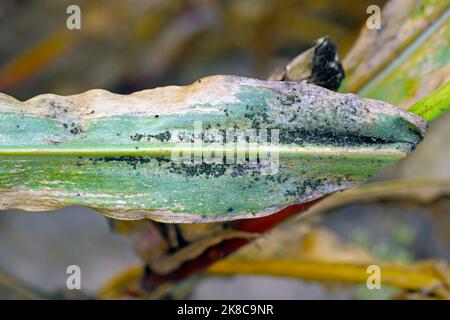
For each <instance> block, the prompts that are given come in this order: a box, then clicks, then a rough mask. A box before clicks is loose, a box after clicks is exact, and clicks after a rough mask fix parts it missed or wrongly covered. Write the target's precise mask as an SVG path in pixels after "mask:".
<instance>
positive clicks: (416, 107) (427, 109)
mask: <svg viewBox="0 0 450 320" xmlns="http://www.w3.org/2000/svg"><path fill="white" fill-rule="evenodd" d="M448 110H450V82H447V83H446V84H444V85H443V86H441V87H439V88H438V89H436V90H434V91H433V92H432V93H431V94H429V95H428V96H427V97H425V98H423V99H422V100H420V101H418V102H416V103H415V104H413V105H412V106H411V107H410V108H409V109H408V111H409V112H412V113H414V114H417V115H418V116H420V117H422V118H424V119H425V120H428V121H433V120H435V119H437V118H439V117H440V116H442V115H443V114H444V113H446V112H447V111H448Z"/></svg>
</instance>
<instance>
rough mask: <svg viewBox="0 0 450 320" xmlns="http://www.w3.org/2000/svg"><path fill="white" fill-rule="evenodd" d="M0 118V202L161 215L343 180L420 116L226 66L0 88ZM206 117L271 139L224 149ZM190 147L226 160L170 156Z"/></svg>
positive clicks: (319, 189)
mask: <svg viewBox="0 0 450 320" xmlns="http://www.w3.org/2000/svg"><path fill="white" fill-rule="evenodd" d="M200 121H201V126H202V129H201V131H200V134H198V132H196V128H195V126H196V124H195V123H196V122H197V123H198V122H200ZM0 123H1V126H0V209H2V210H5V209H22V210H29V211H42V210H52V209H56V208H59V207H63V206H67V205H83V206H88V207H91V208H93V209H95V210H97V211H99V212H101V213H103V214H105V215H107V216H110V217H113V218H118V219H141V218H150V219H154V220H157V221H161V222H172V223H190V222H209V221H228V220H234V219H242V218H252V217H261V216H265V215H269V214H272V213H275V212H278V211H280V210H281V209H282V208H285V207H287V206H289V205H292V204H298V203H303V202H307V201H312V200H314V199H317V198H319V197H322V196H324V195H326V194H329V193H333V192H335V191H338V190H344V189H348V188H350V187H352V186H354V185H358V184H360V183H362V182H364V181H366V180H367V179H368V178H369V177H370V176H371V175H373V174H375V173H376V172H377V171H378V170H379V169H380V168H382V167H383V166H386V165H389V164H391V163H393V162H395V161H397V160H399V159H401V158H403V157H405V156H406V155H407V154H408V153H409V152H410V151H412V150H413V149H414V147H415V146H416V144H417V143H419V142H420V141H421V140H422V137H423V135H424V133H425V130H426V127H427V121H425V120H423V119H422V118H420V117H418V116H416V115H414V114H412V113H409V112H407V111H404V110H401V109H399V108H396V107H394V106H392V105H389V104H388V103H385V102H381V101H376V100H369V99H362V98H359V97H358V96H355V95H353V94H339V93H335V92H332V91H329V90H327V89H324V88H321V87H317V86H314V85H309V84H306V83H292V82H279V81H261V80H255V79H249V78H240V77H235V76H213V77H208V78H204V79H201V80H199V81H197V82H196V83H194V84H192V85H190V86H185V87H176V86H170V87H164V88H157V89H152V90H145V91H141V92H136V93H134V94H131V95H127V96H124V95H117V94H113V93H109V92H107V91H104V90H91V91H87V92H85V93H83V94H80V95H74V96H66V97H63V96H57V95H52V94H46V95H41V96H37V97H35V98H33V99H30V100H28V101H25V102H19V101H17V100H16V99H14V98H12V97H10V96H7V95H0ZM211 128H213V129H217V130H218V132H225V131H226V132H227V134H229V131H227V130H229V129H234V130H235V131H239V132H240V131H242V130H249V129H254V130H259V131H258V132H259V133H261V132H264V131H263V129H264V130H266V131H267V132H269V133H270V132H275V131H274V130H278V139H274V138H275V134H273V135H272V136H270V134H269V136H270V138H269V139H268V140H270V142H263V143H261V144H251V143H249V144H246V145H244V146H242V145H241V144H235V145H234V144H231V145H232V148H231V149H225V152H223V151H224V150H222V151H221V149H220V148H221V147H223V146H224V145H223V143H222V142H220V141H212V142H211V141H208V140H207V139H203V140H200V144H198V141H199V139H200V138H201V137H203V138H204V137H205V136H206V135H207V134H208V130H211ZM180 130H181V132H183V134H182V136H183V137H184V138H183V139H182V141H181V142H180V140H179V138H180ZM186 137H187V139H185V138H186ZM273 140H277V141H275V142H274V141H273ZM225 148H229V145H226V146H225ZM201 150H203V152H204V153H203V155H205V152H215V154H214V155H216V156H218V158H217V159H219V160H222V159H224V158H225V157H227V160H226V162H223V163H220V162H214V163H210V162H208V163H206V162H205V161H206V160H205V158H203V160H205V161H203V162H202V161H200V163H196V162H195V161H194V162H192V161H190V162H181V161H179V160H180V159H179V158H176V159H175V160H174V154H178V155H179V154H180V151H181V152H182V153H183V154H184V155H186V154H187V155H189V156H191V153H190V152H193V155H194V156H195V157H196V156H198V154H199V153H198V152H199V151H201ZM230 150H231V151H230ZM262 150H264V152H268V154H270V156H272V155H276V156H277V158H276V159H275V157H273V158H270V159H271V160H274V162H272V163H270V164H269V165H270V166H272V165H273V164H274V163H275V164H276V170H275V171H273V172H269V174H267V173H265V172H264V170H265V169H267V168H265V166H266V164H264V163H263V162H262V161H258V157H260V156H261V151H262ZM256 152H259V154H258V157H256V158H255V159H256V162H252V161H250V160H251V159H253V156H254V154H255V153H256ZM200 157H201V154H200ZM229 157H231V158H232V161H230V162H229V160H228V159H229ZM235 157H236V158H235ZM217 159H216V160H217ZM238 159H241V160H242V159H243V160H244V161H243V162H242V161H241V162H239V161H238ZM201 160H202V159H201Z"/></svg>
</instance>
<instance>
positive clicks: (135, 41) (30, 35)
mask: <svg viewBox="0 0 450 320" xmlns="http://www.w3.org/2000/svg"><path fill="white" fill-rule="evenodd" d="M385 2H386V1H381V0H379V1H376V0H337V1H336V0H302V1H300V0H297V1H295V0H279V1H275V0H273V1H270V0H228V1H208V0H191V1H181V0H180V1H171V0H146V1H145V0H144V1H142V0H127V1H123V0H122V1H120V0H109V1H100V0H89V1H87V0H86V1H73V0H70V1H66V0H61V1H51V0H42V1H33V0H20V1H18V0H17V1H12V0H6V1H2V2H1V3H0V47H1V50H0V92H3V93H7V94H10V95H13V96H14V97H16V98H18V99H23V100H24V99H28V98H31V97H33V96H35V95H37V94H41V93H48V92H51V93H56V94H63V95H64V94H75V93H79V92H82V91H85V90H88V89H92V88H103V89H108V90H110V91H113V92H116V93H130V92H133V91H137V90H142V89H147V88H152V87H157V86H163V85H172V84H176V85H178V84H179V85H184V84H189V83H191V82H194V81H195V80H196V79H198V78H200V77H203V76H207V75H212V74H234V75H242V76H249V77H256V78H261V79H265V78H267V77H268V76H269V75H270V74H271V73H272V72H273V71H274V69H275V68H277V67H281V66H284V65H286V63H287V62H289V61H290V60H291V59H292V58H294V57H295V56H296V55H297V54H299V53H300V52H302V51H303V50H305V49H307V48H309V47H310V46H311V44H312V42H313V40H315V39H317V38H319V37H322V36H325V35H329V36H330V37H331V38H332V39H333V41H334V42H335V43H336V45H337V48H338V51H339V54H340V56H341V57H345V55H346V53H347V52H349V50H350V48H351V46H352V45H353V44H354V42H355V40H356V38H357V36H358V34H359V32H360V31H361V28H362V27H363V25H364V23H365V20H366V19H367V17H368V14H367V13H366V9H367V7H368V6H369V5H372V4H377V5H380V6H382V5H384V4H385ZM412 2H414V1H413V0H405V1H404V5H405V6H408V5H410V3H412ZM69 4H78V5H79V6H80V7H81V14H82V29H81V30H72V31H69V30H67V29H66V18H67V16H68V15H67V14H66V8H67V6H68V5H69ZM447 41H448V39H447ZM380 50H381V49H380ZM447 66H448V62H447ZM446 70H448V68H447V69H446ZM447 76H448V75H447ZM449 120H450V114H447V115H446V116H444V117H442V118H440V119H439V120H437V121H435V122H433V125H432V126H431V128H430V131H429V132H428V133H427V136H426V138H425V140H424V142H423V143H422V144H421V145H419V147H418V148H417V150H416V151H415V152H414V153H413V154H412V155H411V156H410V157H408V158H407V159H405V160H403V161H401V162H399V163H398V164H396V165H395V166H393V167H391V168H387V170H385V171H383V172H382V173H381V174H380V175H378V176H377V177H375V178H374V179H373V180H374V181H378V182H379V183H380V184H379V185H378V186H379V187H378V189H375V191H374V190H365V191H364V190H362V191H357V194H356V195H350V196H349V198H348V199H347V200H345V201H344V200H339V199H340V198H338V199H337V200H333V199H331V201H330V202H329V203H328V204H325V205H323V207H322V208H318V209H314V208H313V209H314V210H316V212H310V214H309V215H307V216H306V217H300V218H298V221H297V220H296V221H295V222H294V223H292V224H289V225H286V226H284V227H282V228H278V229H277V230H275V231H274V232H273V233H269V234H268V235H265V236H264V237H263V238H262V239H261V240H258V241H257V242H256V243H255V244H252V245H249V246H247V247H246V248H245V249H244V250H241V251H243V252H244V253H242V252H238V254H236V255H234V256H232V257H231V258H230V259H227V261H228V262H227V261H225V263H229V264H228V265H222V269H220V265H218V266H217V267H216V269H214V266H213V268H212V269H211V270H210V271H209V272H210V276H208V277H207V278H205V279H204V280H202V281H201V282H200V283H199V284H198V285H197V286H196V287H195V288H194V289H193V291H189V297H191V298H197V299H202V298H254V299H258V298H268V299H277V298H280V299H281V298H288V299H290V298H293V299H296V298H321V299H329V298H339V299H349V298H392V297H407V298H414V297H417V296H418V297H425V296H426V297H429V296H427V293H424V294H422V295H421V294H420V293H417V292H416V291H414V286H412V287H411V285H410V287H408V286H407V285H406V286H403V287H402V286H401V285H400V286H399V285H398V283H395V281H394V282H392V286H391V287H390V286H386V287H384V286H383V289H382V290H372V291H371V290H368V289H367V288H366V286H365V281H361V280H358V279H356V280H355V279H353V280H355V281H353V282H354V283H352V281H348V279H337V280H340V281H330V279H328V280H327V279H324V278H323V277H322V278H320V276H317V277H315V278H314V277H309V278H308V276H307V275H305V274H297V275H296V276H295V275H291V276H290V277H289V276H288V277H286V275H284V276H283V277H279V276H280V274H277V273H276V272H274V273H273V274H269V275H267V274H266V275H264V276H262V275H261V274H259V275H249V274H245V275H237V276H236V275H234V276H233V277H227V278H223V277H222V276H223V275H224V274H226V273H227V272H224V271H223V270H225V269H226V270H228V271H230V270H232V268H233V267H234V266H235V265H233V261H237V262H238V265H239V264H241V265H243V264H244V262H245V261H244V262H243V261H242V257H244V258H245V257H247V258H248V257H251V258H252V259H256V258H258V256H261V255H262V256H263V257H262V258H264V254H262V253H265V254H266V258H267V257H270V258H271V259H277V258H280V257H283V258H289V259H291V260H290V261H291V262H292V261H294V263H296V264H295V265H294V267H292V268H296V267H295V266H297V267H298V270H302V269H301V267H302V266H303V267H305V265H300V263H306V262H308V263H311V261H312V262H314V263H322V262H323V260H324V258H325V260H327V259H326V258H328V260H327V261H325V262H326V263H328V262H330V261H329V260H330V259H331V260H332V262H333V263H337V262H339V263H344V262H345V263H356V264H361V263H362V264H364V263H366V264H367V261H370V262H380V263H384V262H389V263H397V262H398V263H402V265H403V266H404V265H410V267H411V268H412V269H411V270H412V271H411V272H412V273H413V274H414V272H416V274H417V273H424V274H428V273H427V272H428V271H427V272H425V271H424V270H425V269H423V268H424V267H423V266H422V265H416V263H417V262H416V261H420V263H423V260H428V259H432V261H438V260H439V261H444V262H445V261H448V260H449V259H450V238H449V235H450V201H449V194H450V192H449V183H448V181H449V179H450V169H449V166H448V159H450V148H448V147H449V141H448V136H449V135H450V126H448V122H449ZM394 179H408V180H406V181H403V182H398V183H399V184H397V185H394V186H393V185H392V184H391V182H390V180H394ZM383 183H385V184H383ZM358 192H359V193H358ZM352 197H353V198H352ZM333 201H334V202H333ZM281 249H283V250H284V251H285V253H286V254H285V255H283V254H282V253H283V250H281ZM258 252H259V253H258ZM277 252H278V256H277V254H276V253H277ZM280 252H281V253H280ZM338 253H339V254H338ZM318 257H319V259H318ZM260 258H261V257H260ZM233 259H234V260H233ZM239 259H241V260H239ZM333 259H334V260H333ZM244 260H245V259H244ZM326 263H325V264H321V265H322V267H324V268H325V269H324V270H325V271H324V274H327V273H330V272H331V270H336V265H333V264H332V265H327V264H326ZM70 264H77V265H79V266H80V267H81V270H82V288H83V290H82V292H81V293H77V294H74V293H73V292H66V291H64V288H65V279H66V277H67V275H66V273H65V271H66V267H67V266H68V265H70ZM136 264H140V259H139V258H138V256H137V254H136V253H135V248H134V244H133V243H132V241H131V240H130V239H129V238H128V237H126V236H123V235H121V234H117V233H113V232H111V231H110V227H109V222H108V221H107V220H106V219H105V218H104V217H103V216H101V215H98V214H95V213H93V212H92V211H90V210H88V209H86V208H79V207H72V208H66V209H63V210H59V211H58V212H57V213H39V214H19V213H18V212H2V214H0V270H4V272H3V273H2V274H1V275H0V297H2V298H13V297H25V298H34V297H54V296H55V295H57V296H64V297H70V298H71V297H75V298H76V297H87V296H94V295H95V294H96V292H98V290H99V289H100V288H101V287H102V286H103V285H104V284H105V283H106V282H107V280H108V279H110V278H111V277H113V276H114V275H117V274H118V273H120V272H121V271H124V270H129V268H130V267H133V266H135V265H136ZM327 267H329V269H326V268H327ZM224 268H225V269H224ZM227 268H228V269H227ZM387 268H389V266H388V267H387ZM433 268H434V269H433ZM436 268H437V267H436V265H434V264H432V267H431V269H432V271H429V274H430V278H427V279H426V280H427V281H440V282H439V283H441V284H442V283H444V284H445V285H448V281H449V279H448V278H445V277H446V275H448V273H446V272H447V271H446V270H448V269H446V268H447V267H446V266H444V272H443V273H442V272H441V271H442V270H441V271H439V270H437V269H436ZM132 269H133V268H132ZM221 270H222V271H221ZM393 270H394V271H396V270H397V269H395V267H394V269H393ZM402 270H403V269H400V272H402ZM427 270H428V269H427ZM433 270H434V271H433ZM436 270H437V271H436ZM299 272H300V271H299ZM236 273H239V272H228V274H236ZM139 274H140V270H137V271H135V272H134V273H131V275H130V276H129V278H128V279H131V280H130V281H131V282H132V284H130V282H127V281H125V285H124V288H122V289H123V290H122V291H120V290H119V291H120V292H115V293H111V289H110V290H109V293H108V290H107V289H105V288H103V296H104V297H133V294H135V293H136V292H135V293H133V290H136V291H139V288H136V286H137V283H138V282H137V281H138V280H137V279H138V277H137V275H139ZM342 274H345V272H344V273H342ZM350 274H351V275H350V278H351V277H352V276H353V277H356V278H358V276H357V275H358V271H357V270H356V271H352V272H350ZM355 275H356V276H355ZM338 278H339V277H338ZM411 279H413V278H411ZM414 279H415V280H414ZM414 279H413V280H411V282H410V283H413V282H414V281H419V280H420V279H419V280H418V279H416V278H414ZM430 279H431V280H430ZM335 280H336V279H335ZM420 281H425V280H423V279H422V280H420ZM420 281H419V282H420ZM433 283H434V282H433ZM115 285H116V286H118V284H117V283H115ZM133 286H134V287H133ZM116 289H117V288H116ZM105 292H106V293H105ZM447 292H448V290H447V291H445V292H440V294H441V295H440V296H438V297H439V298H442V297H445V294H447ZM184 294H186V293H185V292H184Z"/></svg>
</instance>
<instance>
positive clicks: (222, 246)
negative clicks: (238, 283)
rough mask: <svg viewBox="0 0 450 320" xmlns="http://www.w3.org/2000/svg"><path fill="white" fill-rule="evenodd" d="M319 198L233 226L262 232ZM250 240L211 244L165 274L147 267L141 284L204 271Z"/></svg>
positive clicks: (151, 283) (239, 222) (160, 282)
mask: <svg viewBox="0 0 450 320" xmlns="http://www.w3.org/2000/svg"><path fill="white" fill-rule="evenodd" d="M321 199H323V197H322V198H319V199H316V200H314V201H310V202H305V203H302V204H298V205H293V206H290V207H287V208H285V209H283V210H281V211H279V212H277V213H275V214H272V215H269V216H267V217H261V218H255V219H245V220H239V221H237V222H235V224H234V226H233V228H234V229H235V230H239V231H246V232H251V233H264V232H266V231H268V230H270V229H272V228H273V227H275V226H276V225H278V224H280V223H281V222H283V221H285V220H286V219H288V218H290V217H292V216H294V215H296V214H299V213H302V212H304V211H306V210H307V209H309V208H310V207H311V206H313V205H314V204H316V203H317V202H318V201H320V200H321ZM251 241H253V239H244V238H234V239H229V240H225V241H223V242H221V243H219V244H216V245H214V246H212V247H211V248H209V249H208V250H206V251H205V252H204V253H203V254H201V255H200V256H198V257H197V258H195V259H193V260H190V261H186V262H185V263H183V264H182V265H181V266H180V267H179V268H177V269H176V270H174V271H172V272H170V273H169V274H166V275H160V274H157V273H155V272H152V271H151V270H150V269H148V268H147V270H146V271H147V272H146V274H145V275H144V279H143V285H144V287H145V288H147V289H151V288H155V287H156V286H158V285H160V284H162V283H165V282H175V281H180V280H183V279H185V278H187V277H190V276H192V275H194V274H197V273H199V272H202V271H204V270H205V269H206V268H207V267H209V266H210V265H211V264H213V263H214V262H216V261H218V260H220V259H223V258H225V257H226V256H228V255H229V254H231V253H233V252H235V251H236V250H238V249H239V248H241V247H242V246H244V245H246V244H248V243H249V242H251Z"/></svg>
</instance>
